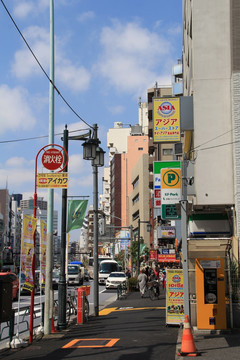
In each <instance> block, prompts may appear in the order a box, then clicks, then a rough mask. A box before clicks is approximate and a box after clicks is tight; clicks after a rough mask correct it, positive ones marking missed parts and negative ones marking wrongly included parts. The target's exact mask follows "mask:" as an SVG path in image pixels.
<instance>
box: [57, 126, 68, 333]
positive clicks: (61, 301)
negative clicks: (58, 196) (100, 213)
mask: <svg viewBox="0 0 240 360" xmlns="http://www.w3.org/2000/svg"><path fill="white" fill-rule="evenodd" d="M63 147H64V149H65V150H66V152H67V153H68V130H67V125H66V126H65V130H64V132H63ZM66 161H67V159H66V155H65V154H64V164H66ZM67 171H68V166H66V168H65V169H64V172H67ZM66 237H67V189H62V228H61V255H60V274H59V282H58V329H59V330H64V329H66V327H67V323H66V302H67V294H66V290H67V286H66V272H65V262H66V243H67V241H66Z"/></svg>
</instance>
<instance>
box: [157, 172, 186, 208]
mask: <svg viewBox="0 0 240 360" xmlns="http://www.w3.org/2000/svg"><path fill="white" fill-rule="evenodd" d="M179 200H181V169H162V170H161V203H162V205H171V204H176V203H178V202H179Z"/></svg>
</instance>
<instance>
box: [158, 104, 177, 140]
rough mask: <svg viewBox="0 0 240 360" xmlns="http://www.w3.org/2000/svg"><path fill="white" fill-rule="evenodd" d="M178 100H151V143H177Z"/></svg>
mask: <svg viewBox="0 0 240 360" xmlns="http://www.w3.org/2000/svg"><path fill="white" fill-rule="evenodd" d="M180 138H181V132H180V105H179V98H159V99H157V98H156V99H153V142H163V143H170V142H179V141H180Z"/></svg>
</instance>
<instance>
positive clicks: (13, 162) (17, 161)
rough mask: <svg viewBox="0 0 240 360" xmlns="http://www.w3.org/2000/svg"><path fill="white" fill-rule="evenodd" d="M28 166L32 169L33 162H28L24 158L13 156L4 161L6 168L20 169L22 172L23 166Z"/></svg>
mask: <svg viewBox="0 0 240 360" xmlns="http://www.w3.org/2000/svg"><path fill="white" fill-rule="evenodd" d="M29 165H30V166H31V167H32V168H33V167H34V162H33V161H28V160H26V159H25V158H24V157H17V156H15V157H12V158H10V159H8V160H7V161H6V166H7V167H8V168H21V170H22V169H23V167H24V166H29Z"/></svg>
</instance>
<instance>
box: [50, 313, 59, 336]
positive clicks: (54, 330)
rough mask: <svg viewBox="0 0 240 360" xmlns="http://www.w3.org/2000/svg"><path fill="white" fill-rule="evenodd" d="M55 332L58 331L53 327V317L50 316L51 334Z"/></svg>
mask: <svg viewBox="0 0 240 360" xmlns="http://www.w3.org/2000/svg"><path fill="white" fill-rule="evenodd" d="M56 332H58V331H57V330H56V329H55V325H54V318H53V317H52V322H51V334H53V333H56Z"/></svg>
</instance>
